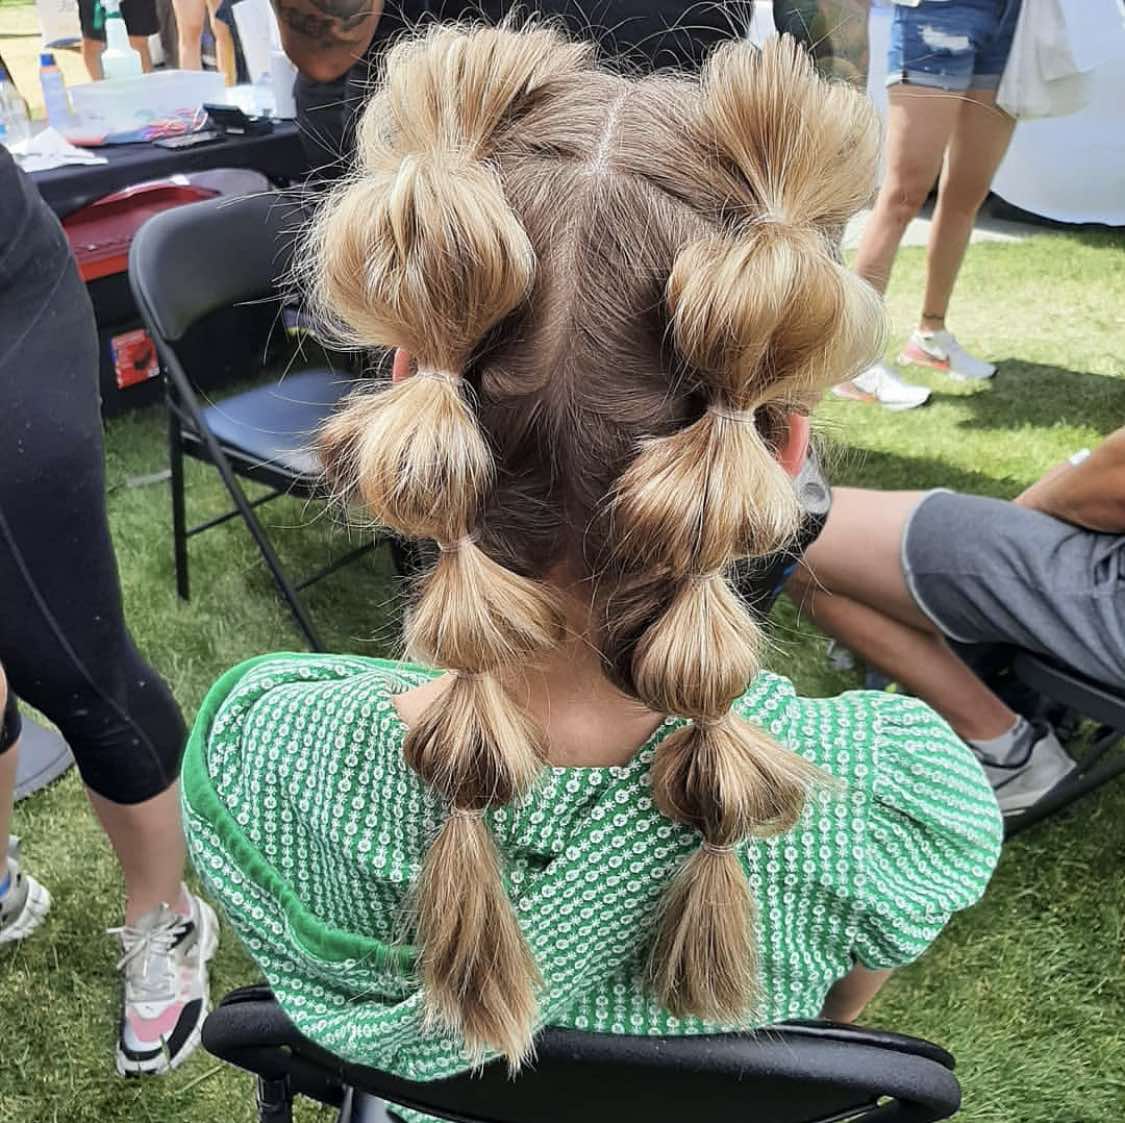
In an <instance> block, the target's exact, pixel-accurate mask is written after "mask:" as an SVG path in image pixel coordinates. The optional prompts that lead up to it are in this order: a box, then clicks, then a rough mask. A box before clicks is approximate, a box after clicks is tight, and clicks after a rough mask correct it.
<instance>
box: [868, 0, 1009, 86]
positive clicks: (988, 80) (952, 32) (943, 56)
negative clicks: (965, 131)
mask: <svg viewBox="0 0 1125 1123" xmlns="http://www.w3.org/2000/svg"><path fill="white" fill-rule="evenodd" d="M1020 3H1021V0H919V3H918V4H917V5H915V6H912V7H908V6H906V5H904V4H899V3H896V4H895V9H894V21H893V23H892V24H891V45H890V49H889V50H888V51H887V85H888V86H895V85H898V84H899V83H903V84H905V85H910V86H932V87H934V88H936V89H939V90H956V91H960V90H995V89H996V87H997V86H999V85H1000V75H1001V74H1003V72H1004V64H1005V63H1006V62H1007V61H1008V54H1009V52H1010V51H1011V49H1012V37H1013V36H1014V35H1015V33H1016V18H1017V17H1018V16H1019V11H1020Z"/></svg>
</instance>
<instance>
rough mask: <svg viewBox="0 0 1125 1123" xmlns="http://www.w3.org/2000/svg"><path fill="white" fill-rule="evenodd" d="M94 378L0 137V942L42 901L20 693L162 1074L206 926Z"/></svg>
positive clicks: (166, 706) (143, 1048) (28, 192)
mask: <svg viewBox="0 0 1125 1123" xmlns="http://www.w3.org/2000/svg"><path fill="white" fill-rule="evenodd" d="M97 372H98V340H97V333H96V330H95V326H94V316H93V310H92V309H91V307H90V301H89V298H88V297H87V295H86V291H85V288H84V286H83V285H82V282H81V280H80V279H79V277H78V270H77V269H76V268H75V265H74V260H73V258H72V256H71V254H70V247H69V246H68V245H67V241H66V237H65V235H64V234H63V231H62V228H61V227H60V226H59V223H58V220H57V219H56V218H55V216H54V215H53V214H52V213H51V211H50V210H49V209H48V207H47V205H46V204H45V203H44V202H43V201H42V199H41V198H40V197H39V193H38V191H36V189H35V187H34V185H33V184H32V183H31V181H30V180H29V179H28V178H27V177H26V176H25V175H24V174H23V173H22V172H21V171H20V170H19V169H18V168H17V167H16V166H15V164H14V163H13V161H12V158H11V156H10V155H9V154H8V153H7V151H6V150H4V149H3V148H0V414H2V416H3V418H4V433H5V438H4V440H3V441H0V667H2V668H3V675H0V680H3V681H2V682H0V685H3V686H4V691H3V693H4V697H3V698H2V699H0V708H2V712H3V719H2V722H0V943H9V942H12V941H15V940H20V939H23V938H25V937H27V936H29V935H30V934H31V933H32V932H33V931H34V929H35V928H36V927H37V926H38V924H39V923H40V922H41V921H42V920H43V917H44V916H45V914H46V909H47V907H48V906H49V903H50V898H49V896H48V894H47V893H46V891H45V890H44V889H43V887H42V886H41V885H40V884H39V883H38V882H37V881H35V880H34V879H33V878H32V877H31V876H29V875H28V874H27V873H26V872H24V871H23V870H22V869H21V866H20V862H19V859H18V856H17V854H16V852H15V851H14V849H13V848H11V847H10V845H9V838H8V823H9V820H10V815H11V809H12V798H13V790H14V786H15V778H16V754H17V752H18V744H19V734H20V721H19V711H18V710H17V709H16V706H15V698H14V695H15V694H18V695H19V696H20V697H21V698H23V699H25V700H26V701H27V702H29V703H30V704H31V705H33V706H35V707H36V708H37V709H39V710H41V711H42V712H43V713H44V714H46V715H47V717H48V718H50V720H51V721H52V722H54V723H55V725H57V726H58V728H59V730H60V732H61V733H62V735H63V736H64V737H65V738H66V741H67V743H68V744H69V745H70V747H71V749H72V751H73V753H74V757H75V760H76V761H77V763H78V769H79V771H80V773H81V774H82V780H83V782H84V783H85V785H86V790H87V794H88V795H89V798H90V804H91V806H92V807H93V810H94V814H95V815H96V816H97V817H98V820H99V821H100V823H101V825H102V827H103V828H104V829H105V832H106V834H107V835H108V836H109V840H110V842H111V844H112V845H113V849H114V851H115V852H116V854H117V859H118V861H119V862H120V864H121V871H122V873H123V875H124V879H125V894H126V898H125V920H124V924H123V925H122V926H121V927H120V928H116V929H113V930H112V934H114V935H116V936H117V937H118V942H119V947H120V960H119V962H118V967H119V968H120V969H121V972H122V976H123V982H124V1008H123V1012H122V1017H121V1028H120V1035H119V1039H118V1044H117V1069H118V1071H119V1072H120V1073H122V1074H123V1075H126V1074H139V1073H157V1072H164V1071H166V1070H167V1069H169V1068H174V1067H176V1066H177V1065H178V1064H180V1063H181V1062H182V1061H183V1060H184V1058H185V1057H186V1056H187V1055H188V1054H189V1053H190V1052H191V1050H192V1049H193V1048H194V1047H195V1046H196V1044H198V1041H199V1030H200V1027H201V1025H202V1021H203V1017H204V1015H205V1014H206V1011H207V961H208V960H209V959H210V958H211V956H212V954H213V953H214V950H215V942H216V940H217V937H218V929H217V926H216V922H215V916H214V913H213V912H212V911H211V909H210V908H209V907H208V906H207V905H206V904H205V903H204V902H203V901H201V900H199V899H198V898H197V897H195V896H193V895H192V894H191V893H189V892H188V890H187V888H186V887H185V886H184V884H183V881H182V877H183V866H184V840H183V832H182V829H181V826H180V812H179V795H178V787H177V783H176V777H177V773H178V770H179V761H180V753H181V750H182V746H183V738H184V727H183V720H182V718H181V716H180V711H179V709H178V708H177V706H176V703H175V701H174V700H173V698H172V695H171V693H170V691H169V690H168V687H167V685H166V684H165V683H164V681H163V680H162V679H161V678H160V676H159V675H158V674H157V673H156V672H155V671H154V670H153V669H152V668H151V667H150V666H148V664H147V663H145V662H144V660H143V659H142V658H141V656H140V655H139V654H138V652H137V650H136V648H135V647H134V646H133V641H132V639H131V637H130V636H129V632H128V630H127V628H126V626H125V621H124V618H123V617H122V611H121V590H120V587H119V585H118V580H117V567H116V562H115V559H114V556H113V546H112V543H111V541H110V536H109V527H108V525H107V520H106V510H105V492H104V464H103V457H102V430H101V417H100V413H99V405H98V388H97ZM5 676H6V678H5Z"/></svg>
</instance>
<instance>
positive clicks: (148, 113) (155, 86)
mask: <svg viewBox="0 0 1125 1123" xmlns="http://www.w3.org/2000/svg"><path fill="white" fill-rule="evenodd" d="M225 89H226V87H225V86H224V84H223V76H222V75H221V74H219V73H217V72H216V71H213V70H158V71H155V72H153V73H152V74H142V75H141V76H140V77H137V78H115V79H110V78H107V79H106V80H105V81H104V82H86V83H83V84H82V85H80V86H71V87H70V100H71V104H72V105H73V106H74V116H75V124H74V126H73V127H72V128H71V129H68V130H67V135H68V136H69V137H70V138H71V139H72V140H75V141H78V142H82V141H86V142H87V143H96V142H97V141H98V140H101V139H104V138H106V137H107V136H118V135H122V134H132V133H137V132H140V131H142V130H144V129H145V128H147V127H149V126H152V125H154V124H156V123H157V122H161V121H167V120H174V119H179V120H182V121H188V120H190V119H191V118H192V117H193V116H195V115H196V114H199V113H200V112H201V110H202V108H203V104H204V103H205V102H222V101H225V100H226V99H225V98H224V96H223V93H224V90H225Z"/></svg>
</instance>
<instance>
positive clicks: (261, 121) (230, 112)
mask: <svg viewBox="0 0 1125 1123" xmlns="http://www.w3.org/2000/svg"><path fill="white" fill-rule="evenodd" d="M203 108H204V110H205V111H206V113H207V116H208V117H210V119H211V124H212V125H214V126H215V128H217V129H218V130H219V131H220V132H223V133H229V134H230V135H231V136H258V135H260V134H262V133H272V132H273V122H272V121H271V120H270V119H269V118H268V117H248V116H247V115H246V114H245V113H243V112H242V110H241V109H239V108H238V106H237V105H211V104H205V105H204V106H203Z"/></svg>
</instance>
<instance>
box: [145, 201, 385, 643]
mask: <svg viewBox="0 0 1125 1123" xmlns="http://www.w3.org/2000/svg"><path fill="white" fill-rule="evenodd" d="M299 221H300V216H299V215H298V214H297V212H296V208H295V207H294V206H293V205H292V204H286V203H284V202H282V198H281V196H278V195H270V194H266V195H252V196H250V195H248V196H243V197H240V198H234V199H230V198H218V199H210V200H207V201H205V202H201V203H194V204H191V205H189V206H183V207H178V208H176V209H174V210H168V211H164V212H163V213H162V214H158V215H156V216H154V217H153V218H151V219H150V220H149V221H148V222H146V223H145V225H144V226H142V227H141V229H140V230H139V231H138V232H137V235H136V237H135V238H134V239H133V244H132V248H131V250H130V254H129V283H130V285H131V287H132V290H133V295H134V297H135V298H136V301H137V306H138V308H139V309H140V313H141V317H142V319H143V320H144V323H145V325H146V327H147V328H148V331H149V333H150V334H151V336H152V338H153V340H154V341H155V343H156V348H157V351H158V353H159V356H160V360H161V367H162V372H163V375H164V380H165V391H166V400H167V405H168V457H169V465H170V469H171V484H172V535H173V543H174V550H175V559H176V589H177V591H178V592H179V595H180V596H181V597H182V598H183V599H184V600H187V599H188V595H189V591H190V587H189V582H188V549H187V547H188V539H189V538H190V537H192V536H193V535H196V534H200V533H202V532H203V531H205V530H209V529H210V528H211V527H214V526H218V525H219V524H220V523H224V522H226V521H227V520H228V519H233V518H241V519H242V520H243V522H244V523H245V524H246V527H247V529H248V530H249V531H250V533H251V535H252V536H253V538H254V541H255V542H256V543H257V545H258V549H259V550H260V551H261V554H262V557H263V558H264V559H265V562H266V565H267V566H268V567H269V570H270V573H271V574H272V575H273V579H274V581H275V582H276V584H277V588H278V591H279V592H280V593H281V595H282V597H284V599H285V600H286V601H287V602H288V604H289V607H290V609H291V610H292V612H293V616H294V618H295V619H296V622H297V626H298V627H299V628H300V630H301V631H302V632H303V633H304V636H305V639H306V640H307V642H308V644H309V646H310V647H311V648H312V649H313V650H314V651H320V650H323V648H322V645H321V643H320V639H319V637H318V635H317V631H316V628H315V627H314V625H313V622H312V620H311V618H310V617H309V614H308V612H307V610H306V609H305V607H304V605H303V604H302V602H301V599H300V595H299V594H300V591H301V590H302V589H304V588H306V587H307V586H308V585H311V584H312V583H313V582H315V581H318V580H320V579H321V578H322V577H326V576H327V575H328V574H330V573H332V572H334V571H335V570H336V569H338V568H340V566H342V565H345V564H347V563H348V562H350V561H352V560H353V559H355V558H357V557H359V556H360V555H361V554H363V553H365V552H366V551H367V550H369V549H371V544H367V545H364V546H361V547H359V548H358V549H351V550H349V551H348V552H346V553H344V554H343V555H342V556H340V557H338V558H336V559H334V560H333V561H331V562H330V563H329V564H327V565H325V566H324V567H323V568H321V569H320V570H318V571H317V572H316V573H314V574H312V575H310V576H307V577H305V578H304V579H301V580H296V581H295V580H293V579H291V578H290V577H289V576H288V575H287V574H286V572H285V570H284V569H283V568H282V565H281V562H280V561H279V559H278V556H277V554H276V552H275V551H274V548H273V545H272V544H271V542H270V540H269V538H268V536H267V535H266V532H265V530H264V529H263V527H262V524H261V522H260V521H259V520H258V517H257V515H256V514H255V508H257V507H259V506H261V505H262V504H263V503H268V502H269V501H270V500H271V499H274V498H276V497H277V496H279V495H298V496H309V495H316V494H317V492H318V488H319V486H320V466H319V464H318V462H317V459H316V457H315V455H314V454H313V452H312V451H311V448H312V441H313V435H314V433H315V432H316V430H317V429H318V428H319V427H320V425H321V423H322V422H323V421H324V420H325V419H326V418H327V417H328V415H329V414H330V413H331V412H332V411H333V409H334V408H335V407H336V404H337V402H338V401H339V399H340V398H341V397H342V396H343V395H344V394H346V393H347V392H348V390H349V389H350V385H351V384H350V380H349V377H348V375H347V374H346V373H345V372H341V371H339V370H329V369H327V368H324V367H319V368H314V369H304V370H300V371H299V372H296V373H292V374H288V375H286V376H285V377H284V378H282V379H280V380H279V381H274V382H271V383H270V384H268V385H259V386H255V387H253V388H252V389H248V390H243V391H242V392H240V393H235V394H233V395H231V396H228V397H225V398H223V399H221V400H219V401H215V402H213V403H211V404H208V405H203V404H202V403H201V401H200V396H199V394H198V393H197V390H198V387H199V385H200V383H201V382H204V383H205V384H206V385H207V387H208V389H209V390H210V389H211V388H212V387H214V385H215V382H216V371H219V370H221V368H222V367H223V356H222V355H221V354H219V353H218V347H217V345H216V343H215V340H214V339H212V338H209V337H208V336H207V334H206V330H205V328H204V329H203V338H202V339H201V338H200V335H201V332H200V331H195V332H193V329H194V328H197V327H199V326H200V325H201V324H203V322H204V321H205V320H206V319H207V318H208V317H214V316H215V315H216V314H217V313H220V312H222V311H223V310H228V311H229V310H230V309H232V308H235V307H236V306H238V307H240V308H243V309H247V310H248V311H250V312H257V313H264V319H265V323H266V326H267V334H268V329H269V327H270V326H271V325H274V324H277V323H280V307H281V306H280V298H279V297H278V295H277V291H276V289H277V280H278V278H279V277H281V276H283V275H284V274H285V272H286V270H287V269H288V266H289V254H290V249H291V242H292V237H293V233H292V232H293V230H294V228H295V227H296V226H297V225H298V224H299ZM262 318H263V317H262V316H261V315H259V316H258V317H257V319H258V322H261V320H262ZM208 322H210V323H213V322H214V321H213V320H212V321H208ZM201 344H202V345H201ZM248 353H249V352H248ZM259 365H260V364H259ZM253 373H256V372H255V371H254V370H252V369H245V370H243V369H236V370H233V371H230V372H229V373H226V374H223V375H221V376H220V377H223V378H224V379H225V380H227V381H230V380H243V379H245V378H246V377H247V376H249V375H251V374H253ZM184 456H191V457H194V458H196V459H198V460H202V461H206V462H207V463H210V464H212V465H213V466H214V467H215V469H216V471H217V472H218V473H219V476H220V477H221V479H222V482H223V484H224V486H225V487H226V490H227V492H228V493H229V495H230V498H231V500H232V501H233V504H234V508H233V510H230V511H228V512H226V513H225V514H222V515H219V516H218V517H216V518H211V519H207V520H206V521H205V522H202V523H199V524H198V525H196V526H190V527H189V526H188V525H187V519H186V514H185V503H184V473H183V458H184ZM242 478H244V479H250V480H255V481H257V482H258V483H262V484H265V485H266V486H267V487H268V488H269V489H270V490H269V492H268V493H267V494H266V495H264V496H262V497H260V498H257V499H253V500H250V499H248V498H247V496H246V494H245V492H244V491H243V488H242V485H241V484H240V483H239V480H240V479H242Z"/></svg>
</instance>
